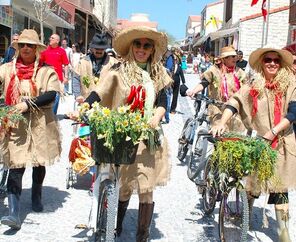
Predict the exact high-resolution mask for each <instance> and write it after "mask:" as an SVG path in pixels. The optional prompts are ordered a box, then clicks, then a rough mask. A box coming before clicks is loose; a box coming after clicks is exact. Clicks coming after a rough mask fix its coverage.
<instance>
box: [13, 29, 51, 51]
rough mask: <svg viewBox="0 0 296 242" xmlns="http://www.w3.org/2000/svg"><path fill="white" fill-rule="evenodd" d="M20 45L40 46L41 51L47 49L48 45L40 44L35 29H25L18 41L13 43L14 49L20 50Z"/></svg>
mask: <svg viewBox="0 0 296 242" xmlns="http://www.w3.org/2000/svg"><path fill="white" fill-rule="evenodd" d="M18 43H20V44H21V43H23V44H33V45H38V46H39V47H40V49H41V50H44V49H46V45H44V44H42V43H41V42H40V40H39V36H38V34H37V32H36V31H35V30H34V29H24V30H23V31H22V33H21V34H20V36H19V39H18V41H17V42H14V43H12V46H13V48H15V49H18Z"/></svg>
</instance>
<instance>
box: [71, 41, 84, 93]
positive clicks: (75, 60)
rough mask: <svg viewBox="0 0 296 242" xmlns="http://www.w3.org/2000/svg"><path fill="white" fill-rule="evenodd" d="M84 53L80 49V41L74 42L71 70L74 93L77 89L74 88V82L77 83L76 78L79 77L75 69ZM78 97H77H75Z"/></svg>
mask: <svg viewBox="0 0 296 242" xmlns="http://www.w3.org/2000/svg"><path fill="white" fill-rule="evenodd" d="M83 56H84V55H83V54H82V53H81V51H80V47H79V44H78V43H74V44H72V58H71V62H70V71H71V78H72V80H71V84H72V87H71V90H72V93H73V94H74V93H76V91H73V90H74V83H75V79H76V78H77V73H76V72H75V70H76V69H77V68H78V65H79V62H80V59H81V58H82V57H83ZM75 98H76V97H75Z"/></svg>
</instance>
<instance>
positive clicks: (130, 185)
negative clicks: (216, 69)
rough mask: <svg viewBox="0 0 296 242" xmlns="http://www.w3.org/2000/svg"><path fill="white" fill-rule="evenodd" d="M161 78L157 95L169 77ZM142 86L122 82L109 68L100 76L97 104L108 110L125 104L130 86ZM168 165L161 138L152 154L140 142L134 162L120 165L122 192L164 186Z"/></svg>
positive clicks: (165, 147) (115, 72)
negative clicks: (107, 71) (106, 72)
mask: <svg viewBox="0 0 296 242" xmlns="http://www.w3.org/2000/svg"><path fill="white" fill-rule="evenodd" d="M164 73H165V75H166V76H164V79H163V80H164V81H163V83H162V84H160V85H159V86H158V87H156V88H157V89H156V90H155V92H156V94H158V93H159V92H160V91H161V90H162V89H163V88H164V87H165V86H166V85H167V84H168V83H170V82H171V78H170V77H169V76H168V75H167V74H166V72H164ZM133 84H134V85H136V86H137V85H143V83H129V82H127V81H125V80H124V79H123V78H122V77H121V75H120V74H119V72H118V71H114V70H113V71H110V72H109V73H108V74H107V75H106V76H104V77H103V76H102V77H101V80H100V82H99V84H98V87H97V89H96V92H97V93H98V95H99V97H100V98H101V101H100V104H101V105H102V106H105V107H108V108H110V109H116V108H117V107H119V106H122V105H125V102H126V98H127V96H128V95H129V92H130V86H131V85H133ZM169 174H170V164H169V161H168V144H167V140H166V139H164V141H163V144H162V146H161V147H160V148H159V150H157V151H156V154H155V155H151V154H150V152H149V149H148V148H147V147H146V145H145V144H144V143H143V142H140V144H139V148H138V152H137V157H136V161H135V163H134V164H132V165H121V172H120V175H121V177H120V183H121V188H120V189H121V192H123V193H124V191H125V188H127V190H130V189H132V190H134V189H136V188H138V193H140V194H141V193H147V192H152V191H153V190H154V188H155V187H156V186H158V185H165V184H166V183H167V181H168V179H169Z"/></svg>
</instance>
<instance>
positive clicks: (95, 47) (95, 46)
mask: <svg viewBox="0 0 296 242" xmlns="http://www.w3.org/2000/svg"><path fill="white" fill-rule="evenodd" d="M89 48H93V49H102V50H105V49H108V48H110V45H96V44H90V45H89Z"/></svg>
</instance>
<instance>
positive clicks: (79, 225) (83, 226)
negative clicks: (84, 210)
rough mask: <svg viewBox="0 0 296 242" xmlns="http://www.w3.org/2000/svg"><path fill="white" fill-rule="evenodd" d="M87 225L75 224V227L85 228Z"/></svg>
mask: <svg viewBox="0 0 296 242" xmlns="http://www.w3.org/2000/svg"><path fill="white" fill-rule="evenodd" d="M87 228H88V227H87V225H86V224H76V225H75V229H87Z"/></svg>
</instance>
